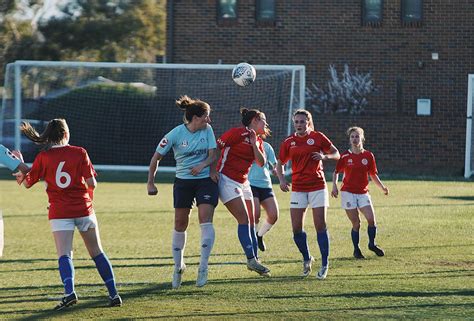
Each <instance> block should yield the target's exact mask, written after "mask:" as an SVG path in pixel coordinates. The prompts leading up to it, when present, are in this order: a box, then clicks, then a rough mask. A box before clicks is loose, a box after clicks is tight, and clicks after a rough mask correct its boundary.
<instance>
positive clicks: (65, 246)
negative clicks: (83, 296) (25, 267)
mask: <svg viewBox="0 0 474 321" xmlns="http://www.w3.org/2000/svg"><path fill="white" fill-rule="evenodd" d="M21 131H22V132H23V134H25V136H26V137H28V138H29V139H31V140H32V141H33V142H35V143H37V144H40V145H43V146H44V150H43V151H42V152H40V153H39V154H38V155H37V156H36V158H35V160H34V162H33V165H32V167H31V169H30V170H29V172H28V173H27V174H24V173H22V172H21V171H20V172H18V173H16V174H14V175H15V176H16V178H17V181H18V183H20V184H21V183H22V182H23V184H24V185H25V187H26V188H30V187H31V186H33V185H34V184H35V183H37V182H38V181H39V180H43V181H44V182H45V183H46V186H47V187H46V193H47V194H48V201H49V214H48V217H49V222H50V225H51V229H52V231H53V236H54V241H55V244H56V251H57V254H58V258H59V260H58V264H59V274H60V276H61V280H62V281H63V284H64V297H63V299H62V300H61V302H60V303H59V304H58V305H57V306H56V307H55V310H62V309H64V308H66V307H68V306H71V305H73V304H75V303H76V302H77V295H76V292H75V291H74V266H73V263H72V240H73V236H74V229H75V227H77V228H78V230H79V232H80V233H81V236H82V238H83V240H84V243H85V245H86V248H87V251H88V252H89V254H90V256H91V257H92V259H93V260H94V262H95V265H96V267H97V270H98V271H99V274H100V276H101V277H102V279H103V280H104V282H105V285H106V286H107V289H108V291H109V305H110V306H121V305H122V299H121V298H120V296H119V295H118V293H117V289H116V286H115V277H114V273H113V270H112V265H111V264H110V262H109V260H108V258H107V256H106V255H105V253H104V252H103V250H102V245H101V242H100V236H99V229H98V223H97V218H96V216H95V213H94V209H93V207H92V199H93V191H94V189H95V188H96V186H97V181H96V180H95V176H96V175H97V174H96V172H95V170H94V167H93V166H92V163H91V161H90V159H89V156H88V155H87V152H86V150H85V149H84V148H82V147H77V146H71V145H69V144H68V142H69V128H68V126H67V123H66V121H65V120H64V119H53V120H51V121H50V122H49V123H48V125H47V127H46V129H45V130H44V132H43V133H42V134H41V135H40V134H38V133H37V132H36V130H35V129H34V128H33V127H32V126H31V125H30V124H29V123H23V124H22V126H21ZM16 155H18V156H19V157H20V158H21V160H22V161H23V159H22V157H21V153H19V152H16Z"/></svg>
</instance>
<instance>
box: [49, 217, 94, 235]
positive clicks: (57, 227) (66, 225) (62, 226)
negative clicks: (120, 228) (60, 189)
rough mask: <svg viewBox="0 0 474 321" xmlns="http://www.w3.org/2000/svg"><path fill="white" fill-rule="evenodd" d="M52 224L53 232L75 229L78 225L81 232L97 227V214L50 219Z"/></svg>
mask: <svg viewBox="0 0 474 321" xmlns="http://www.w3.org/2000/svg"><path fill="white" fill-rule="evenodd" d="M49 224H50V225H51V230H52V231H53V232H57V231H74V228H75V227H76V226H77V229H78V230H79V231H81V232H85V231H87V230H88V229H90V228H95V227H97V224H98V223H97V217H96V216H95V214H91V215H89V216H83V217H76V218H57V219H52V220H49Z"/></svg>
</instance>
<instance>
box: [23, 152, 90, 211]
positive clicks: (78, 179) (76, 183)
mask: <svg viewBox="0 0 474 321" xmlns="http://www.w3.org/2000/svg"><path fill="white" fill-rule="evenodd" d="M96 175H97V174H96V172H95V170H94V167H93V166H92V163H91V161H90V159H89V156H88V155H87V152H86V150H85V149H84V148H82V147H77V146H70V145H66V146H58V147H53V148H51V149H49V150H47V151H43V152H41V153H39V154H38V156H36V158H35V160H34V162H33V166H32V167H31V171H30V172H29V173H28V174H27V175H26V180H27V182H28V184H29V185H33V184H35V183H36V182H38V181H39V180H40V179H42V180H44V181H45V183H46V193H47V194H48V200H49V214H48V218H49V219H50V220H51V219H58V218H75V217H82V216H88V215H91V214H93V213H94V210H93V208H92V200H91V198H90V196H89V193H88V192H87V188H86V184H85V179H87V178H90V177H92V176H96Z"/></svg>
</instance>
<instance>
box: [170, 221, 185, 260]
mask: <svg viewBox="0 0 474 321" xmlns="http://www.w3.org/2000/svg"><path fill="white" fill-rule="evenodd" d="M172 246H173V248H172V250H173V259H174V267H175V269H181V268H182V267H183V265H184V260H183V256H184V248H185V246H186V232H177V231H175V230H173V242H172Z"/></svg>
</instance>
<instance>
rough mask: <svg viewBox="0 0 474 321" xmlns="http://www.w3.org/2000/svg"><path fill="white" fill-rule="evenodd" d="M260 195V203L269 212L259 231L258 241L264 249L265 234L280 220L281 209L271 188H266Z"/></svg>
mask: <svg viewBox="0 0 474 321" xmlns="http://www.w3.org/2000/svg"><path fill="white" fill-rule="evenodd" d="M260 196H261V198H260V204H261V206H262V207H263V209H264V210H265V212H266V213H267V218H266V220H264V221H263V222H262V223H261V224H260V228H259V230H258V233H257V241H258V244H259V248H260V250H262V251H264V250H265V243H264V242H263V236H264V235H265V234H266V233H268V232H269V231H270V230H271V228H272V227H273V225H274V224H275V223H276V221H277V220H278V214H279V209H278V203H277V200H276V198H275V194H274V193H273V190H272V189H271V188H269V189H264V190H263V192H262V193H261V195H260ZM262 248H263V249H262Z"/></svg>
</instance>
